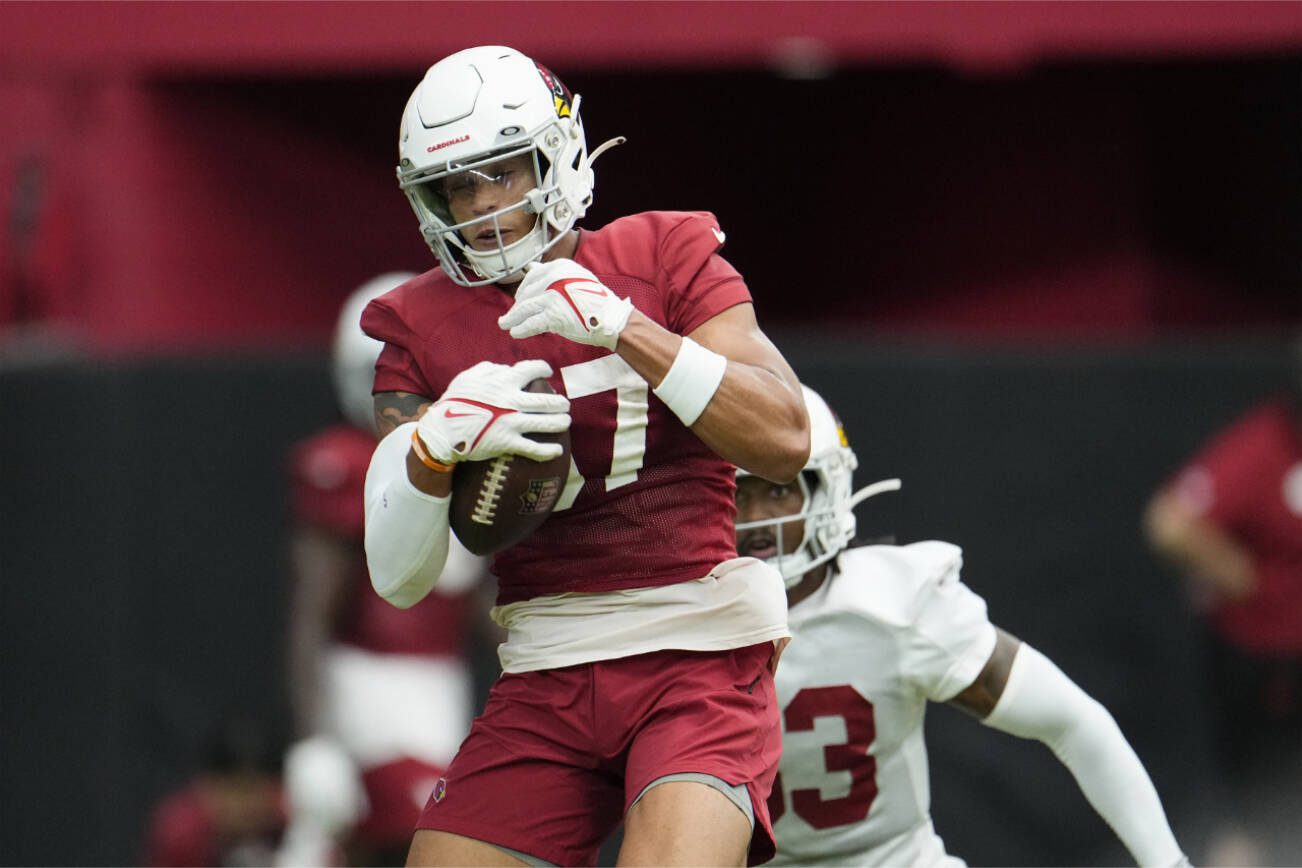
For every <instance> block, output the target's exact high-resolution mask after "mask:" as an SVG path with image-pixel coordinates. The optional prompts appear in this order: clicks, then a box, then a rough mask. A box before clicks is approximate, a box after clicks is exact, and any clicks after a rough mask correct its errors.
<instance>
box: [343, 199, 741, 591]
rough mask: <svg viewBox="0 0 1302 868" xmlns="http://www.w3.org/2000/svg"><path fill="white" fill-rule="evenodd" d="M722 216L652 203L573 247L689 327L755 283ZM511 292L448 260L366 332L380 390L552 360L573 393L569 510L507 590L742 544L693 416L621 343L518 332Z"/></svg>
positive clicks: (521, 549) (614, 573)
mask: <svg viewBox="0 0 1302 868" xmlns="http://www.w3.org/2000/svg"><path fill="white" fill-rule="evenodd" d="M722 243H723V233H722V232H721V231H720V230H719V226H718V223H717V222H716V221H715V219H714V216H713V215H711V214H707V213H704V212H648V213H644V214H637V215H633V216H630V217H624V218H622V219H619V220H616V221H615V222H613V223H611V224H610V225H608V226H606V227H604V228H602V229H599V230H597V231H594V232H589V231H581V232H580V238H579V246H578V252H577V253H576V254H575V257H574V258H575V261H576V262H578V263H579V264H580V265H583V266H585V267H587V268H588V269H590V270H591V271H592V272H593V273H594V274H596V276H597V278H598V279H600V280H601V281H602V282H603V283H604V284H605V285H606V286H608V287H609V288H610V289H611V291H613V292H614V293H615V294H616V295H618V296H620V297H622V298H629V299H631V300H632V302H633V304H634V306H636V307H637V309H638V310H639V311H641V312H642V313H643V314H645V315H646V316H648V317H650V318H651V319H653V320H655V321H656V322H657V323H659V324H660V325H662V326H664V327H665V328H667V329H669V330H670V331H672V332H675V333H677V334H683V335H685V334H689V333H690V332H692V331H693V330H694V329H696V328H697V327H698V326H700V325H701V324H702V323H704V322H705V321H706V320H708V319H710V318H711V317H713V316H715V315H716V314H718V313H721V312H722V311H724V310H726V309H728V308H730V307H733V306H735V305H738V304H742V303H747V302H749V301H750V300H751V299H750V291H749V290H748V289H747V288H746V284H745V283H744V282H743V280H742V279H741V275H739V274H738V273H737V271H736V269H734V268H733V267H732V266H731V265H729V264H728V262H727V261H726V260H724V259H723V258H722V257H721V256H719V255H718V249H719V247H720V246H721V245H722ZM513 300H514V299H513V296H512V295H510V294H508V293H507V292H504V291H503V290H502V289H501V288H500V287H497V286H494V285H491V284H490V285H486V286H476V287H464V286H459V285H458V284H455V283H453V282H452V281H451V280H450V279H448V278H447V277H446V276H445V275H444V274H443V272H442V271H441V270H439V269H435V270H433V271H430V272H427V273H426V274H423V275H421V276H420V277H417V278H415V279H413V280H411V281H408V282H407V283H405V284H403V285H402V286H400V287H398V288H397V289H395V290H393V291H392V292H390V293H388V294H387V295H384V296H381V297H380V298H379V299H376V300H375V301H373V302H371V304H370V306H369V307H367V309H366V311H365V313H363V315H362V328H363V330H364V331H366V333H367V334H369V335H371V336H372V337H374V338H378V339H379V340H382V341H384V342H385V344H386V346H385V348H384V351H383V352H382V353H381V354H380V360H379V363H378V365H377V368H376V379H375V391H376V392H395V391H396V392H411V393H414V394H417V395H423V396H425V397H428V398H431V399H436V398H438V397H439V396H440V395H442V394H443V391H444V390H445V389H446V388H447V385H448V383H449V381H451V379H452V378H453V377H454V376H456V375H457V374H458V373H460V372H461V371H463V370H465V369H466V368H469V367H470V366H472V365H474V364H475V363H477V362H480V361H484V360H487V361H491V362H498V363H501V364H513V363H515V362H517V361H520V360H522V359H544V360H545V361H547V362H548V363H550V364H551V366H552V369H553V370H554V372H555V373H554V375H553V376H552V378H551V385H552V387H553V388H554V389H556V391H558V392H560V393H562V394H564V395H566V396H568V397H569V399H570V401H571V404H570V416H571V419H572V422H571V427H570V443H571V448H572V455H573V460H574V466H573V467H572V468H571V472H570V479H569V481H568V483H567V485H566V489H565V492H564V493H563V494H562V496H561V500H560V503H559V504H558V507H557V511H555V512H553V513H552V514H551V516H550V517H549V518H548V519H547V521H546V522H544V523H543V525H542V527H541V528H540V529H539V530H537V531H536V532H535V533H534V534H533V535H532V536H530V537H528V538H526V539H525V540H524V541H523V542H521V543H519V544H517V545H515V546H513V547H512V548H510V549H507V550H506V551H504V552H501V553H499V554H498V555H497V557H496V558H495V560H494V562H493V573H494V574H495V575H496V576H497V578H498V587H499V595H498V602H499V603H500V604H505V603H511V602H515V601H518V600H524V599H529V598H531V597H535V596H539V595H543V594H556V593H561V592H567V591H584V592H595V591H611V590H617V589H622V588H636V587H650V586H658V585H667V584H672V583H675V582H681V581H687V580H690V579H695V578H699V577H701V576H704V575H705V574H706V573H708V572H709V571H710V569H711V568H713V567H714V566H715V565H716V564H718V563H720V562H721V561H725V560H728V559H729V558H733V557H736V551H735V540H734V536H733V519H734V516H735V515H736V508H735V506H734V504H733V492H734V485H735V483H734V478H733V476H734V470H733V467H732V465H731V464H729V463H728V462H726V461H724V460H723V459H721V458H719V457H718V456H717V455H715V454H714V452H713V451H711V450H710V448H709V447H707V446H706V445H705V444H704V443H702V442H701V441H700V440H699V439H698V438H697V437H696V435H695V434H693V433H692V432H691V431H690V430H689V429H688V428H686V427H685V426H684V425H683V424H682V423H681V422H680V421H679V420H678V418H677V417H676V416H674V415H673V413H672V412H671V411H670V410H669V409H668V408H667V407H666V406H665V405H664V404H663V403H662V402H661V401H660V400H659V399H658V398H656V397H655V395H653V394H652V393H651V390H650V387H649V386H648V385H647V383H646V381H645V380H644V379H642V377H641V376H640V375H638V374H637V373H636V372H635V371H633V369H632V368H631V367H629V366H628V364H627V363H626V362H624V360H623V359H621V358H620V357H619V356H618V355H616V354H614V353H611V352H610V351H608V350H605V349H603V348H601V347H590V346H586V345H583V344H578V343H574V342H572V341H569V340H567V339H565V338H562V337H560V336H558V335H553V334H542V335H538V336H536V337H531V338H526V339H524V340H517V339H515V338H512V337H511V336H510V335H509V334H508V333H506V332H505V331H503V330H502V329H500V328H499V327H498V325H497V319H498V317H500V316H501V315H502V314H504V313H506V311H507V310H508V309H510V307H511V304H512V302H513Z"/></svg>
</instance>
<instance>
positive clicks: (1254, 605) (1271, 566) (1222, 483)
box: [1174, 400, 1302, 653]
mask: <svg viewBox="0 0 1302 868" xmlns="http://www.w3.org/2000/svg"><path fill="white" fill-rule="evenodd" d="M1292 414H1293V411H1292V408H1291V407H1290V406H1289V404H1288V402H1287V401H1284V400H1280V401H1273V402H1270V403H1268V404H1266V405H1264V406H1261V407H1258V408H1256V409H1255V410H1253V411H1252V412H1251V413H1249V414H1248V415H1247V416H1245V417H1244V418H1243V419H1241V420H1239V421H1238V422H1236V423H1235V424H1234V425H1232V426H1231V427H1230V428H1228V429H1226V430H1225V431H1224V432H1222V433H1221V434H1219V435H1217V436H1216V437H1215V438H1214V439H1213V440H1212V441H1211V442H1210V443H1209V444H1208V445H1207V447H1206V448H1205V449H1204V450H1203V451H1202V452H1201V453H1200V454H1199V455H1198V456H1196V457H1195V458H1194V459H1193V460H1192V461H1191V462H1190V463H1189V464H1188V465H1187V466H1186V467H1185V468H1184V470H1182V471H1181V472H1180V474H1179V475H1178V476H1177V477H1176V480H1175V483H1174V485H1175V493H1176V495H1177V496H1178V497H1180V498H1181V499H1182V500H1183V501H1184V502H1185V503H1186V504H1187V505H1188V506H1190V507H1191V508H1193V509H1194V510H1196V511H1198V512H1200V513H1201V514H1202V515H1203V516H1204V517H1206V518H1207V519H1208V520H1210V521H1212V522H1214V523H1216V524H1217V525H1219V526H1220V527H1221V528H1223V529H1224V530H1225V531H1226V532H1227V533H1228V534H1230V536H1232V537H1233V538H1234V539H1235V540H1237V541H1238V542H1239V544H1241V545H1243V546H1244V547H1245V548H1247V550H1248V551H1249V552H1250V553H1251V554H1252V558H1253V566H1254V568H1255V572H1256V577H1257V588H1256V590H1255V591H1253V593H1252V594H1251V595H1250V596H1248V597H1247V598H1246V599H1244V600H1242V601H1238V602H1224V603H1221V604H1220V605H1219V606H1218V607H1217V609H1216V612H1215V613H1214V619H1215V624H1216V627H1217V629H1218V630H1219V632H1220V633H1222V634H1223V635H1224V636H1225V637H1226V638H1227V639H1229V640H1231V641H1232V642H1234V643H1235V644H1236V645H1238V646H1240V647H1242V648H1246V649H1250V650H1253V651H1257V652H1271V651H1290V652H1294V653H1296V652H1298V651H1302V435H1299V432H1298V426H1297V425H1296V424H1295V422H1294V420H1293V415H1292Z"/></svg>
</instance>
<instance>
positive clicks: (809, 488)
mask: <svg viewBox="0 0 1302 868" xmlns="http://www.w3.org/2000/svg"><path fill="white" fill-rule="evenodd" d="M801 389H802V390H804V396H805V409H806V410H807V411H808V412H809V440H810V449H809V461H807V462H806V463H805V469H804V470H803V471H802V472H801V474H800V476H798V477H797V478H796V479H797V484H798V485H799V486H800V492H801V494H802V495H804V509H802V510H801V511H800V512H799V513H797V514H795V515H784V516H779V517H777V518H766V519H760V520H759V521H748V522H744V523H742V524H738V525H737V530H738V531H744V530H751V529H753V528H759V527H772V528H773V532H774V536H775V538H776V540H777V548H778V554H776V555H774V556H773V557H772V558H769V563H771V564H772V565H773V566H775V567H777V568H778V571H779V572H781V573H782V578H783V580H785V582H786V584H787V587H788V588H790V587H792V586H793V585H795V584H797V583H798V582H799V581H800V580H801V578H802V577H803V576H804V575H805V573H807V572H809V571H810V570H811V569H813V568H814V567H816V566H818V565H819V564H823V563H826V562H828V561H829V560H831V559H832V558H834V557H836V556H837V555H838V554H840V553H841V551H842V550H843V549H845V547H846V546H848V545H849V544H850V541H851V540H853V539H854V534H855V517H854V508H855V507H856V506H858V505H859V504H860V503H862V502H863V501H865V500H867V499H868V498H870V497H872V496H873V495H875V494H881V493H882V492H883V491H895V490H897V489H898V488H899V487H900V481H899V480H898V479H884V480H882V481H881V482H875V483H873V484H872V485H869V486H866V487H865V488H862V489H860V490H859V491H854V481H853V477H854V470H855V468H856V467H858V466H859V459H858V458H856V457H855V454H854V450H853V449H851V448H850V443H849V441H848V440H847V439H846V436H845V429H844V428H842V426H841V420H840V419H838V418H837V417H836V414H835V413H833V412H832V408H830V407H829V406H827V402H826V401H824V400H823V398H822V396H821V395H819V394H818V393H817V392H815V391H814V390H813V389H811V388H809V387H808V386H805V385H802V386H801ZM750 475H751V474H749V473H747V472H746V471H744V470H741V469H740V468H739V469H738V470H737V476H739V477H743V476H750ZM810 477H812V484H811V479H810ZM802 520H803V521H804V523H805V534H804V538H803V539H801V540H800V544H799V545H798V546H794V547H789V546H788V545H787V541H786V540H784V539H783V538H782V526H783V525H784V524H785V523H787V522H791V521H802Z"/></svg>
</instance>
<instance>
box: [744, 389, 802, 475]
mask: <svg viewBox="0 0 1302 868" xmlns="http://www.w3.org/2000/svg"><path fill="white" fill-rule="evenodd" d="M800 415H801V417H802V419H801V420H800V424H798V425H792V426H789V427H787V428H786V429H785V430H783V431H781V432H778V435H777V436H775V439H774V440H773V442H772V443H770V444H769V448H768V449H766V450H765V452H764V454H763V455H762V456H759V457H758V460H757V461H756V462H755V463H756V465H757V466H755V467H747V468H746V469H747V470H749V471H750V472H751V473H754V474H755V475H756V476H759V477H761V478H763V479H767V480H768V481H769V482H777V483H781V484H785V483H788V482H792V481H793V480H795V478H796V477H797V476H799V475H800V472H801V471H802V470H804V469H805V465H806V464H808V463H809V453H810V449H811V448H812V446H811V443H810V439H809V419H808V417H806V416H805V413H804V410H803V408H802V409H801V414H800Z"/></svg>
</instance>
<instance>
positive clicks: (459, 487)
mask: <svg viewBox="0 0 1302 868" xmlns="http://www.w3.org/2000/svg"><path fill="white" fill-rule="evenodd" d="M528 390H529V391H530V392H552V391H555V390H554V389H552V387H551V386H550V385H549V384H548V382H547V381H546V380H542V379H539V380H534V381H533V382H532V383H530V384H529V386H528ZM529 436H530V437H531V438H533V439H535V440H538V441H539V442H543V443H559V444H561V454H560V455H558V456H557V457H555V458H553V459H551V460H550V461H534V460H532V459H529V458H525V457H524V456H522V455H501V456H498V457H497V458H490V459H487V460H484V461H463V462H461V463H460V464H458V465H457V466H456V468H455V469H454V470H453V471H452V503H451V507H450V508H449V512H448V518H449V522H450V523H451V525H452V532H453V533H455V534H456V535H457V539H458V540H460V541H461V544H462V545H463V546H465V547H466V548H468V549H469V550H470V551H472V552H474V553H475V554H477V555H490V554H494V553H496V552H500V551H501V550H502V549H505V548H508V547H510V546H513V545H515V544H516V543H518V542H519V541H520V540H522V539H524V538H525V537H527V536H528V535H529V534H531V533H533V532H534V531H535V530H537V529H538V526H539V525H540V524H542V523H543V522H544V521H545V520H546V519H547V516H548V515H550V514H551V511H552V509H553V507H555V506H556V501H557V500H558V499H559V498H560V496H561V490H562V489H563V488H564V487H565V480H566V478H567V477H568V476H569V472H570V432H569V431H562V432H560V433H559V434H530V435H529Z"/></svg>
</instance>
